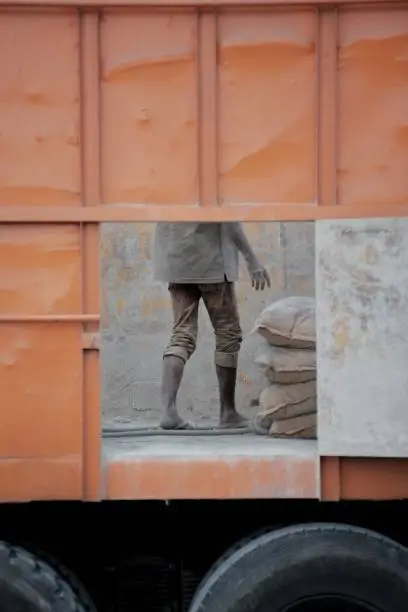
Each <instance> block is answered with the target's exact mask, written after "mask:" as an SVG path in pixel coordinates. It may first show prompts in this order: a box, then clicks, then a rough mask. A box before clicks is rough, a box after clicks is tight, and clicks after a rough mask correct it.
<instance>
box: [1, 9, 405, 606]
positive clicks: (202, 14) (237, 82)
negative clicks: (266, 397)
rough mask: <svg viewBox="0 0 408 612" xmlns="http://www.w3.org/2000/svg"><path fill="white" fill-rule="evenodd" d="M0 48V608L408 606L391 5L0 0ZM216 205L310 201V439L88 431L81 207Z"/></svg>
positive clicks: (95, 273)
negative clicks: (313, 409)
mask: <svg viewBox="0 0 408 612" xmlns="http://www.w3.org/2000/svg"><path fill="white" fill-rule="evenodd" d="M0 53H1V67H2V70H1V77H2V78H1V80H0V223H1V225H0V334H1V336H0V337H1V342H0V381H1V384H0V388H1V412H0V415H1V416H0V423H1V426H0V500H1V501H2V502H3V503H2V504H1V506H0V516H1V520H0V524H1V527H0V539H1V540H2V542H1V543H0V600H1V602H2V605H3V602H4V605H5V611H6V612H11V611H15V610H16V609H20V607H22V608H24V609H27V610H30V612H35V611H37V610H43V609H52V610H55V611H56V612H67V611H68V610H74V609H75V610H81V611H83V610H88V611H89V610H99V611H105V610H106V611H107V612H108V610H109V611H112V610H115V612H125V611H127V610H130V609H135V607H137V609H140V610H146V611H148V610H149V611H150V610H173V611H177V612H179V611H181V610H190V612H212V611H214V612H215V611H218V610H223V611H226V612H238V611H240V612H245V611H248V612H249V611H250V610H256V611H258V610H259V611H261V610H264V609H266V607H267V606H268V609H270V610H272V611H275V610H276V612H278V611H281V610H290V611H291V612H302V610H304V609H305V608H304V607H302V606H304V605H308V604H310V603H312V604H313V602H314V601H315V598H316V597H319V601H320V605H321V606H322V607H321V608H319V610H320V609H321V610H326V609H327V610H333V609H334V608H335V606H337V607H336V608H335V609H336V610H340V609H347V610H348V612H355V611H358V610H373V609H376V610H378V611H379V612H391V611H392V612H399V611H400V610H401V611H402V610H404V612H405V610H406V609H407V605H408V579H407V575H408V574H407V570H408V552H407V549H406V544H407V541H408V539H407V537H406V536H407V534H406V528H405V526H404V523H406V521H404V520H403V517H404V516H406V502H405V500H406V499H407V498H408V461H407V456H408V450H407V449H408V416H407V415H408V413H407V410H406V396H407V393H406V391H407V382H406V362H407V358H408V331H407V325H406V304H407V298H408V272H407V266H406V261H407V254H408V231H407V230H408V221H407V217H408V173H407V171H406V163H407V159H408V123H407V117H408V114H407V109H408V4H407V3H404V2H402V3H392V2H386V1H383V2H381V3H378V4H377V3H374V2H370V3H368V2H360V3H359V4H355V3H353V2H349V1H347V0H345V1H342V2H338V3H337V4H330V5H329V4H327V5H326V4H325V3H323V2H318V3H316V2H315V3H314V4H306V3H304V2H301V3H298V4H289V3H288V2H281V3H279V2H275V1H274V0H261V2H259V3H257V4H256V5H255V4H254V3H252V2H250V1H249V0H239V1H238V2H232V1H230V0H211V1H209V2H206V3H205V4H204V3H203V4H201V3H200V2H194V1H190V0H182V1H181V2H178V3H177V6H176V4H174V6H173V3H172V2H171V0H169V1H168V0H155V1H153V0H152V1H150V2H148V1H147V0H141V1H140V2H131V1H130V0H123V1H121V2H120V3H119V2H116V0H107V1H106V2H104V4H103V6H98V5H97V2H91V1H90V0H89V2H87V1H86V0H77V1H75V0H74V1H71V0H67V1H66V2H64V3H62V2H60V1H59V0H48V1H47V2H36V1H35V0H19V1H18V2H15V3H14V4H13V5H10V4H9V3H6V2H4V1H3V0H1V2H0ZM233 220H240V221H248V222H249V221H252V222H258V223H260V222H267V221H304V220H315V251H316V311H317V312H316V327H317V341H318V425H319V427H318V440H317V441H305V440H271V439H267V438H261V437H256V436H253V437H252V436H242V437H239V438H237V437H229V438H228V437H225V438H223V437H213V438H212V437H211V436H206V437H203V438H198V437H197V438H196V439H194V440H193V443H192V442H191V440H189V443H188V444H187V443H186V439H185V438H184V439H183V438H177V436H171V437H169V438H164V437H163V436H161V437H158V436H157V437H155V436H154V435H152V436H149V437H146V438H144V439H138V440H137V441H135V440H134V439H132V438H126V439H120V438H114V439H108V438H104V436H103V435H102V429H101V416H100V391H99V389H100V375H99V352H100V336H99V324H100V312H101V305H100V304H101V282H100V270H99V232H100V226H101V224H102V223H104V222H137V221H141V222H159V221H174V222H176V221H203V222H214V221H233ZM28 502H31V503H28ZM81 502H100V503H97V504H91V503H85V504H84V503H81ZM323 502H326V503H323ZM333 502H336V503H333ZM259 530H262V535H259V534H258V531H259ZM242 538H245V539H244V540H242ZM44 551H45V552H44ZM217 559H218V561H217ZM61 563H62V564H63V565H61ZM213 564H215V565H213ZM66 567H69V571H68V570H67V569H66ZM211 568H212V569H211ZM342 605H343V606H345V607H343V608H341V606H342ZM47 606H48V607H47ZM325 606H326V607H325Z"/></svg>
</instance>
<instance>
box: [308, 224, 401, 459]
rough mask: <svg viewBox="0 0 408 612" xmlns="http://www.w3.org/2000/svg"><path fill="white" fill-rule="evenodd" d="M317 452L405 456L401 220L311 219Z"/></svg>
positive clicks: (344, 454) (326, 453)
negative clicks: (315, 351) (316, 383)
mask: <svg viewBox="0 0 408 612" xmlns="http://www.w3.org/2000/svg"><path fill="white" fill-rule="evenodd" d="M316 321H317V325H316V327H317V371H318V400H319V411H318V432H319V452H320V453H321V454H323V455H337V456H338V455H340V456H341V455H343V456H372V457H407V456H408V370H407V365H408V219H365V220H364V219H359V220H344V221H318V222H316Z"/></svg>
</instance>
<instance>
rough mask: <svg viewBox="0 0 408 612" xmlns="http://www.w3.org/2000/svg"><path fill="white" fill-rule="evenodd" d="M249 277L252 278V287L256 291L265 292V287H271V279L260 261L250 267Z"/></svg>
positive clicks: (254, 262)
mask: <svg viewBox="0 0 408 612" xmlns="http://www.w3.org/2000/svg"><path fill="white" fill-rule="evenodd" d="M248 271H249V276H250V277H251V282H252V287H253V288H254V289H255V291H259V289H260V290H261V291H263V290H264V289H265V287H270V286H271V279H270V277H269V274H268V272H267V271H266V270H265V268H264V267H263V265H262V264H261V262H260V261H258V260H256V261H253V262H251V264H250V265H249V266H248Z"/></svg>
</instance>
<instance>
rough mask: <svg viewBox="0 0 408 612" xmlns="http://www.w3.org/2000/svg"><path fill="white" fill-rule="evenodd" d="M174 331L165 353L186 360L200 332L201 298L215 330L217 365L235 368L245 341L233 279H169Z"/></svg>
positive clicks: (191, 352)
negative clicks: (207, 281) (191, 281)
mask: <svg viewBox="0 0 408 612" xmlns="http://www.w3.org/2000/svg"><path fill="white" fill-rule="evenodd" d="M169 291H170V295H171V301H172V307H173V318H174V321H173V331H172V334H171V338H170V342H169V344H168V346H167V348H166V350H165V352H164V357H167V356H169V355H175V356H177V357H180V359H182V360H183V361H184V362H186V361H187V360H188V359H189V358H190V357H191V355H192V354H193V353H194V350H195V348H196V342H197V332H198V306H199V303H200V300H201V299H202V300H203V302H204V304H205V307H206V309H207V312H208V315H209V317H210V320H211V323H212V326H213V328H214V332H215V356H214V361H215V364H216V365H219V366H223V367H225V368H236V367H237V363H238V353H239V349H240V346H241V342H242V331H241V326H240V323H239V314H238V307H237V300H236V296H235V288H234V283H229V282H224V283H211V284H205V283H203V284H197V285H195V284H181V283H180V284H179V283H170V284H169Z"/></svg>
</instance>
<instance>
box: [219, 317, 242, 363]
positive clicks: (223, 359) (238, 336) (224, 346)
mask: <svg viewBox="0 0 408 612" xmlns="http://www.w3.org/2000/svg"><path fill="white" fill-rule="evenodd" d="M241 344H242V331H241V328H240V326H239V325H238V324H237V325H234V326H232V327H229V328H225V329H220V330H217V334H216V343H215V364H216V365H219V366H223V367H226V368H236V367H237V363H238V354H239V351H240V348H241Z"/></svg>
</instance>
